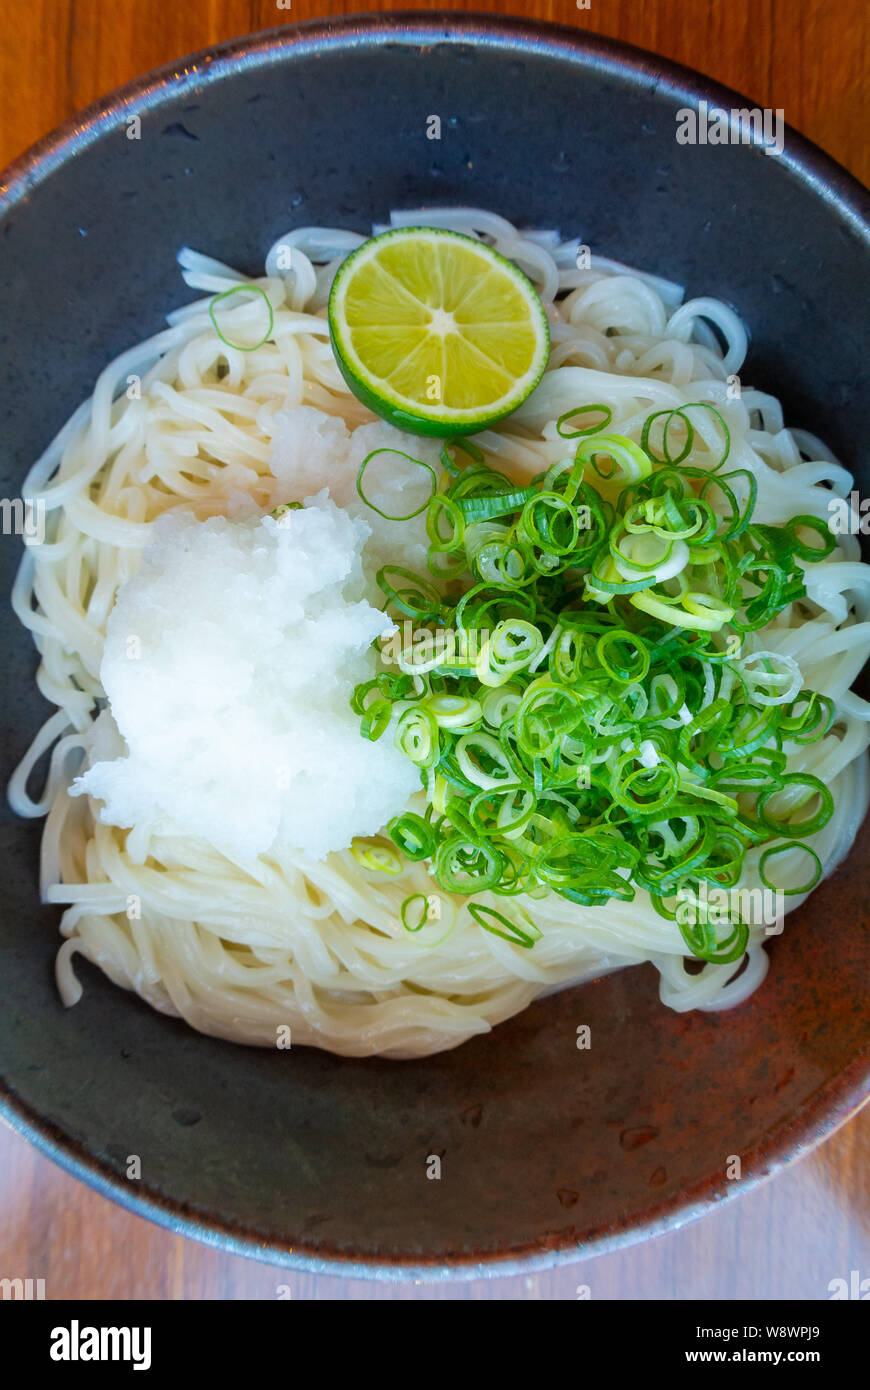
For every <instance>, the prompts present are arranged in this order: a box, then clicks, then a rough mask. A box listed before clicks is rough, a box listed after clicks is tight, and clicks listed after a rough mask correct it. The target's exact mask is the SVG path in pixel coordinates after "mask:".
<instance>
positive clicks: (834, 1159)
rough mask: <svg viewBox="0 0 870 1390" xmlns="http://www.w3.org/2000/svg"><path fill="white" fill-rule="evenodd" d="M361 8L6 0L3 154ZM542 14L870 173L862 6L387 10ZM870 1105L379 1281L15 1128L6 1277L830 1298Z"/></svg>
mask: <svg viewBox="0 0 870 1390" xmlns="http://www.w3.org/2000/svg"><path fill="white" fill-rule="evenodd" d="M362 8H364V6H363V4H362V3H361V2H360V3H357V4H350V5H342V4H335V3H317V0H292V3H291V7H290V8H289V9H288V8H279V6H278V5H277V4H276V3H275V0H181V3H178V0H0V167H2V166H3V165H5V164H6V163H7V162H8V161H9V160H10V159H12V158H13V157H14V156H15V155H17V154H19V153H20V152H21V151H22V150H23V149H24V148H26V146H28V145H29V144H32V143H33V141H35V140H37V139H38V138H39V137H40V136H42V135H44V134H45V133H46V132H47V131H49V130H50V129H52V127H54V126H55V125H57V124H58V123H59V122H60V121H61V120H63V119H64V118H65V117H66V116H68V115H70V114H72V113H73V112H74V111H76V110H78V109H80V108H81V107H83V106H85V105H87V104H88V103H89V102H90V101H92V100H93V99H94V98H95V97H97V96H99V95H101V94H102V93H104V92H106V91H108V90H110V89H111V88H113V87H116V86H118V85H119V84H121V83H122V82H126V81H127V80H128V79H130V78H132V77H135V76H136V75H137V74H139V73H141V72H144V71H146V70H147V69H149V68H152V67H155V66H157V65H158V64H160V63H164V62H167V61H169V60H172V59H175V58H178V57H180V56H182V55H183V54H185V53H188V52H191V51H193V50H195V49H198V48H202V47H204V46H205V45H207V44H210V43H213V42H215V41H217V40H220V39H226V38H231V37H233V36H235V35H239V34H244V33H247V32H250V31H252V30H255V29H262V28H268V27H270V26H272V25H275V24H281V23H285V22H287V21H289V20H296V19H310V18H322V17H324V16H327V15H332V14H342V13H346V12H350V13H353V12H357V11H359V10H361V9H362ZM368 8H369V9H373V10H387V9H405V8H416V9H452V10H457V11H460V10H473V11H493V12H496V13H514V14H523V15H526V16H536V17H538V18H541V19H551V20H557V21H559V22H562V23H567V24H576V25H578V26H580V27H581V28H585V29H592V30H595V31H597V32H599V33H602V34H608V35H611V36H614V37H617V38H621V39H625V40H628V41H629V42H632V43H635V44H637V45H639V46H640V47H643V48H649V49H653V50H654V51H656V52H659V53H661V54H663V55H665V56H666V57H668V58H673V59H676V60H677V61H679V62H682V63H686V64H688V65H689V66H692V67H695V68H698V69H700V70H701V71H702V72H705V73H707V74H708V75H710V76H711V77H714V78H716V79H718V80H719V81H721V82H724V83H726V84H728V85H729V86H732V87H736V88H737V89H738V90H739V91H742V92H744V93H745V94H746V95H748V96H750V97H751V98H752V100H753V102H754V103H756V104H758V105H761V106H772V107H782V108H783V110H784V112H785V118H786V120H787V121H788V122H789V123H790V124H791V125H794V126H796V127H797V128H798V129H799V130H801V131H803V133H804V134H806V135H808V136H809V137H810V138H811V139H813V140H815V141H816V142H817V143H818V144H820V145H822V146H823V148H825V149H826V150H827V151H828V152H829V153H830V154H832V155H833V156H834V157H835V158H837V159H839V160H840V161H841V163H843V164H845V165H846V167H847V168H849V169H851V170H852V172H853V173H855V174H856V175H857V176H858V177H859V178H861V179H862V180H863V181H864V182H867V181H870V149H868V142H867V139H866V132H867V128H868V114H870V113H868V104H870V103H868V95H870V81H868V76H870V73H868V69H870V54H868V45H867V33H868V27H870V23H868V15H870V7H868V5H867V3H866V0H591V3H590V8H589V9H579V8H578V7H577V5H576V3H573V0H528V3H526V4H519V3H514V4H512V5H499V4H496V3H491V0H473V3H469V4H456V3H453V4H450V3H448V2H447V0H445V3H443V4H432V5H416V6H411V5H402V4H398V5H397V4H389V3H386V4H384V3H382V4H373V5H370V6H368ZM868 1157H870V1111H864V1113H863V1114H862V1115H860V1116H859V1117H857V1118H856V1119H855V1120H853V1121H852V1122H851V1123H850V1124H848V1125H847V1126H846V1127H845V1128H844V1129H842V1130H840V1132H839V1133H838V1134H836V1135H835V1136H834V1137H833V1138H832V1139H830V1140H829V1141H828V1142H827V1143H826V1144H825V1145H823V1147H822V1148H821V1149H819V1150H817V1151H816V1152H815V1153H814V1154H812V1155H810V1156H809V1157H808V1158H806V1159H804V1160H803V1161H802V1162H801V1163H799V1164H797V1165H796V1166H794V1167H792V1168H790V1169H789V1170H787V1171H786V1172H785V1173H782V1174H780V1175H779V1176H778V1177H777V1178H776V1179H774V1180H773V1181H772V1182H769V1183H767V1184H766V1185H765V1186H763V1187H762V1188H759V1189H758V1190H757V1191H755V1192H752V1193H749V1194H747V1195H746V1196H744V1197H742V1198H739V1199H738V1200H737V1201H735V1202H731V1203H730V1204H728V1205H727V1206H726V1207H724V1208H722V1209H720V1210H718V1211H716V1212H715V1213H713V1214H712V1215H710V1216H707V1217H705V1218H704V1219H703V1220H701V1221H699V1222H694V1223H692V1224H691V1225H689V1226H687V1227H685V1228H684V1229H683V1230H681V1231H675V1232H672V1233H670V1234H669V1235H666V1236H661V1237H659V1238H658V1239H656V1240H653V1241H648V1242H646V1243H645V1244H643V1245H640V1246H635V1247H633V1248H631V1249H628V1250H625V1251H621V1252H619V1253H618V1254H614V1255H604V1256H600V1257H599V1258H597V1259H594V1260H587V1261H584V1262H582V1263H579V1264H577V1265H572V1266H570V1267H565V1268H563V1269H560V1270H558V1271H555V1272H552V1273H547V1274H540V1275H530V1276H528V1277H524V1278H511V1279H495V1280H489V1281H476V1282H472V1283H468V1284H456V1285H451V1286H448V1287H443V1286H438V1285H426V1284H423V1285H415V1284H414V1283H412V1282H405V1283H402V1284H392V1285H384V1284H376V1283H366V1282H361V1281H351V1280H342V1279H332V1278H325V1277H316V1278H315V1277H311V1276H307V1275H294V1274H288V1273H287V1272H286V1271H282V1270H277V1269H274V1268H272V1267H270V1266H269V1265H265V1264H260V1263H256V1262H254V1261H248V1260H244V1259H241V1258H239V1257H237V1256H231V1255H225V1254H223V1253H221V1252H219V1251H215V1250H211V1249H207V1248H206V1247H204V1246H201V1245H198V1244H196V1243H194V1242H191V1241H188V1240H185V1239H183V1238H181V1237H178V1236H173V1235H170V1234H169V1233H168V1232H166V1231H163V1230H161V1229H159V1228H158V1227H156V1226H153V1225H150V1224H149V1223H147V1222H145V1221H142V1220H141V1219H140V1218H138V1217H135V1216H131V1215H129V1214H128V1213H126V1212H124V1211H122V1210H121V1209H120V1208H119V1207H116V1206H114V1205H113V1204H111V1203H110V1202H107V1201H106V1200H105V1199H104V1198H102V1197H99V1196H97V1195H96V1193H94V1192H92V1191H91V1190H90V1189H89V1188H86V1187H84V1186H83V1185H81V1184H80V1183H78V1182H76V1181H75V1180H74V1179H72V1178H70V1177H68V1176H67V1175H66V1174H65V1173H63V1172H61V1170H60V1169H58V1168H56V1167H54V1165H52V1164H51V1163H49V1162H48V1161H47V1160H46V1159H44V1158H42V1157H41V1156H40V1155H39V1154H38V1153H37V1152H36V1151H35V1150H34V1149H32V1148H31V1147H30V1146H29V1145H27V1144H26V1143H25V1142H24V1140H22V1139H21V1138H20V1137H19V1136H17V1135H15V1134H13V1133H12V1132H11V1131H10V1130H8V1129H7V1128H6V1127H4V1126H0V1278H4V1277H7V1278H15V1277H21V1278H28V1277H30V1278H34V1279H37V1278H42V1279H45V1281H46V1295H47V1297H48V1298H113V1299H126V1298H158V1299H165V1298H169V1299H176V1298H218V1299H237V1298H266V1299H271V1298H275V1297H276V1296H277V1290H278V1286H279V1285H289V1287H290V1289H291V1291H292V1297H293V1298H296V1299H307V1298H318V1297H319V1298H339V1299H341V1298H417V1297H424V1298H427V1299H441V1298H448V1299H456V1298H483V1299H486V1298H516V1299H524V1298H530V1299H535V1298H563V1299H574V1298H575V1297H576V1296H577V1287H578V1285H588V1286H589V1289H590V1292H591V1296H592V1298H593V1299H601V1298H617V1299H648V1298H671V1299H691V1298H701V1299H710V1298H713V1299H730V1298H759V1299H772V1298H797V1299H824V1298H827V1297H829V1293H828V1285H829V1284H830V1282H831V1280H833V1279H837V1278H846V1279H848V1277H849V1271H850V1270H852V1269H857V1270H859V1271H860V1272H861V1277H863V1278H866V1277H868V1276H870V1163H868Z"/></svg>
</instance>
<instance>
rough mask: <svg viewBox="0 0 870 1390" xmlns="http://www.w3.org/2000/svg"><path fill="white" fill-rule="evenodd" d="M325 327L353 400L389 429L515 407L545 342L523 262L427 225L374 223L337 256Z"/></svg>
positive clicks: (457, 422) (542, 316)
mask: <svg viewBox="0 0 870 1390" xmlns="http://www.w3.org/2000/svg"><path fill="white" fill-rule="evenodd" d="M329 331H330V336H331V338H332V348H333V351H334V353H335V357H336V361H337V362H338V366H339V369H340V371H341V374H342V376H343V377H344V379H345V381H346V382H347V384H348V386H349V387H350V389H351V391H353V393H354V395H355V396H357V397H358V398H359V400H361V401H362V402H363V403H364V404H365V405H367V406H368V407H369V409H370V410H373V411H374V412H375V413H376V414H377V415H381V416H383V418H384V419H385V420H388V421H389V422H390V424H392V425H396V426H397V427H398V428H399V429H404V430H411V431H413V432H415V433H417V434H430V435H437V436H441V437H445V438H446V437H448V436H450V435H461V434H473V433H474V432H475V431H477V430H482V429H486V428H487V426H488V425H492V424H494V423H495V422H496V420H501V419H503V418H504V416H505V415H509V414H510V412H511V411H512V410H516V408H517V406H518V405H520V404H521V403H522V402H523V401H524V400H525V399H526V397H527V396H528V395H529V393H530V392H531V391H532V390H534V388H535V386H536V385H537V384H538V382H539V381H540V379H541V376H542V374H543V371H544V368H545V367H546V365H547V358H548V355H549V350H550V334H549V330H548V327H547V316H546V313H545V312H544V306H543V304H542V303H541V300H540V298H539V297H538V295H537V293H536V291H535V288H534V286H533V285H532V283H531V281H530V280H528V279H527V278H526V276H525V275H524V274H523V273H522V271H521V270H518V269H517V267H516V266H515V265H513V264H512V262H511V261H508V260H505V258H504V256H500V255H499V254H498V252H497V251H493V250H492V248H491V247H490V246H487V244H486V243H485V242H482V241H477V240H476V239H475V238H474V237H469V236H463V235H462V233H460V232H448V231H442V230H440V229H438V228H434V227H401V228H397V229H396V230H395V231H391V232H383V233H382V234H381V235H380V236H376V237H372V238H371V239H370V240H369V241H366V242H364V243H363V245H362V246H360V247H359V248H358V249H357V250H356V251H354V252H353V253H352V254H351V255H350V256H348V258H347V260H346V261H345V262H344V263H343V265H342V266H341V267H340V269H339V271H338V274H337V275H336V277H335V280H334V282H333V286H332V291H331V293H330V296H329Z"/></svg>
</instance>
